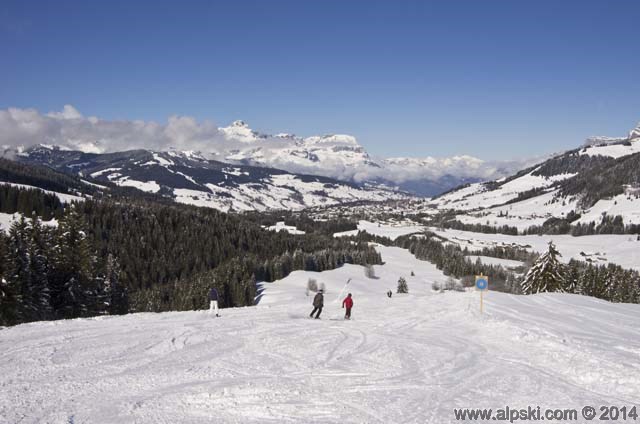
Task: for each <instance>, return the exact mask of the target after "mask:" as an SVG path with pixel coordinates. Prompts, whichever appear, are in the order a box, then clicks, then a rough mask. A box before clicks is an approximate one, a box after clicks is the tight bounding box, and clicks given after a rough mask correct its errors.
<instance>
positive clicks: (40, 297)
mask: <svg viewBox="0 0 640 424" xmlns="http://www.w3.org/2000/svg"><path fill="white" fill-rule="evenodd" d="M31 221H32V224H31V229H30V234H29V245H28V254H29V269H30V273H29V274H30V275H29V277H30V281H29V296H30V300H29V303H30V305H31V306H32V308H33V315H32V317H31V318H33V319H36V320H47V319H51V318H52V317H53V310H52V308H51V298H50V291H49V263H48V262H49V261H48V253H49V252H48V250H49V246H50V241H49V239H48V234H47V231H46V230H45V229H44V228H43V227H42V224H41V223H40V219H39V218H38V217H37V216H35V215H33V216H32V220H31Z"/></svg>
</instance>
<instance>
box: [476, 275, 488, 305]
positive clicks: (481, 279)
mask: <svg viewBox="0 0 640 424" xmlns="http://www.w3.org/2000/svg"><path fill="white" fill-rule="evenodd" d="M476 289H477V290H480V313H482V312H483V309H484V308H483V306H484V305H483V303H482V301H483V294H484V292H485V291H486V290H489V277H486V276H484V275H476Z"/></svg>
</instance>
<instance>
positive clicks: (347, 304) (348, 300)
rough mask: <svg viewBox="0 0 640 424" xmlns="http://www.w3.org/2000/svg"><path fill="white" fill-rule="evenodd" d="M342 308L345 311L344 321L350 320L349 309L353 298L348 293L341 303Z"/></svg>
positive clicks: (351, 306)
mask: <svg viewBox="0 0 640 424" xmlns="http://www.w3.org/2000/svg"><path fill="white" fill-rule="evenodd" d="M342 307H343V308H345V309H346V311H345V313H344V319H351V308H353V298H352V297H351V293H349V294H348V295H347V297H345V298H344V300H343V301H342Z"/></svg>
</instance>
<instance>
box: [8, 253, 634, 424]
mask: <svg viewBox="0 0 640 424" xmlns="http://www.w3.org/2000/svg"><path fill="white" fill-rule="evenodd" d="M380 250H381V253H382V255H383V260H385V261H386V264H385V265H382V266H375V272H376V274H377V276H378V277H379V278H378V279H373V280H372V279H367V278H365V277H364V274H363V270H362V268H361V267H357V266H344V267H342V268H340V269H337V270H333V271H328V272H324V273H321V274H317V273H305V272H294V273H293V274H291V275H290V276H289V277H288V278H286V279H284V280H281V281H278V282H275V283H270V284H268V285H266V286H265V290H264V294H263V299H262V300H261V302H260V304H259V305H258V306H257V307H252V308H240V309H226V310H223V311H222V315H223V316H222V318H219V319H215V318H210V317H209V316H208V315H207V314H206V313H205V312H204V311H195V312H182V313H163V314H132V315H128V316H124V317H105V318H97V319H81V320H72V321H57V322H47V323H33V324H27V325H20V326H17V327H13V328H9V329H3V330H1V331H0V349H1V351H2V352H3V353H2V356H3V361H1V362H0V372H1V373H2V375H3V381H2V384H1V385H0V421H6V422H18V421H19V422H23V423H35V422H76V423H79V422H101V423H134V422H135V423H152V422H153V423H158V422H167V423H169V422H182V423H204V422H223V423H240V422H242V423H265V422H273V423H276V422H277V423H281V422H309V423H320V422H322V423H362V422H367V423H388V422H396V423H416V422H426V423H453V422H456V421H455V417H454V413H453V409H454V408H464V407H467V408H483V407H486V408H499V407H504V406H506V405H509V406H511V407H515V408H526V407H527V406H528V405H532V406H534V407H535V406H537V405H540V406H541V407H542V408H575V409H577V410H578V413H580V412H579V411H580V409H581V408H582V407H583V406H585V405H591V406H594V407H596V408H597V407H599V406H600V405H609V404H611V405H620V406H622V405H628V406H631V405H634V404H635V405H638V404H639V403H640V377H639V376H640V330H639V329H638V327H637V325H636V323H637V322H638V320H639V319H640V306H638V305H627V304H609V303H607V302H604V301H599V300H596V299H592V298H587V297H581V296H575V295H562V294H544V295H535V296H527V297H525V296H514V295H506V294H501V293H493V292H490V293H488V295H487V296H486V297H485V301H486V303H485V307H486V309H485V314H484V315H480V314H479V311H478V294H477V293H476V292H474V291H469V292H466V293H445V294H439V293H434V292H433V291H432V290H431V283H432V282H433V281H437V280H440V279H444V278H445V277H444V276H442V274H441V273H440V272H439V271H438V270H436V269H435V267H433V266H432V265H430V264H429V263H427V262H420V261H417V260H416V259H414V258H413V257H412V256H411V255H410V254H409V253H408V252H406V251H404V250H401V249H398V248H384V247H381V248H380ZM411 271H414V272H415V274H416V275H415V277H411V276H410V275H409V274H410V272H411ZM400 275H403V276H405V277H406V278H407V280H408V284H409V291H410V293H409V294H408V295H404V296H403V295H394V296H393V297H392V298H391V299H389V298H387V297H386V296H385V294H384V293H385V291H386V290H387V289H389V288H394V286H395V282H396V280H397V278H398V276H400ZM309 277H314V278H316V279H317V280H318V282H320V283H324V284H325V285H326V289H327V294H326V300H325V311H324V312H323V316H322V318H323V319H321V320H310V319H308V318H307V314H308V313H309V312H310V309H311V308H310V297H307V295H306V294H305V287H306V281H307V278H309ZM348 278H352V281H351V283H350V284H349V286H348V287H346V288H345V287H344V283H345V281H346V280H347V279H348ZM343 289H344V291H343ZM346 291H349V292H351V293H353V296H354V299H355V306H354V312H353V317H354V319H353V320H352V321H350V322H349V321H343V320H342V319H341V316H342V314H343V310H342V309H341V308H340V302H339V299H340V297H341V296H340V293H341V292H343V293H344V292H346ZM596 422H597V420H596Z"/></svg>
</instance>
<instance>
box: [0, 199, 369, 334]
mask: <svg viewBox="0 0 640 424" xmlns="http://www.w3.org/2000/svg"><path fill="white" fill-rule="evenodd" d="M33 218H34V219H22V220H20V221H18V222H16V223H14V224H13V225H12V227H11V229H10V231H9V234H8V235H4V234H1V235H0V255H2V266H1V268H0V276H1V278H2V280H0V281H1V283H0V290H1V293H0V302H2V303H1V304H0V325H11V324H16V323H20V322H28V321H34V320H43V319H58V318H73V317H84V316H92V315H97V314H110V313H126V312H130V311H165V310H185V309H200V308H203V307H205V304H206V291H207V289H208V288H210V287H211V286H216V287H218V289H219V291H220V293H222V299H221V304H222V306H244V305H251V304H253V302H254V298H255V296H256V284H255V282H256V281H273V280H275V279H279V278H283V277H284V276H286V275H288V273H289V272H291V271H292V270H296V269H305V270H314V271H322V270H326V269H332V268H335V267H338V266H340V265H342V264H343V263H357V264H367V263H372V264H376V263H380V255H379V254H378V253H377V252H376V251H375V250H374V249H373V248H370V247H369V246H368V245H367V244H366V243H359V244H352V243H350V242H349V241H346V240H341V239H335V238H333V237H328V236H324V235H313V234H311V235H304V236H295V235H290V234H288V233H285V232H279V233H275V232H270V231H265V230H264V229H262V228H260V226H259V225H257V224H255V223H254V222H251V221H249V220H246V219H244V218H242V217H241V216H237V215H229V214H224V213H221V212H218V211H215V210H211V209H205V208H196V207H191V206H186V205H165V204H158V203H155V202H149V201H146V200H143V201H139V200H128V201H126V200H123V199H119V200H117V201H115V200H101V201H94V200H86V201H84V202H80V203H76V204H74V205H73V206H68V207H66V208H65V209H64V213H62V214H61V215H60V216H59V225H58V227H47V226H43V225H41V224H40V222H39V220H38V219H35V215H34V216H33Z"/></svg>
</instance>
